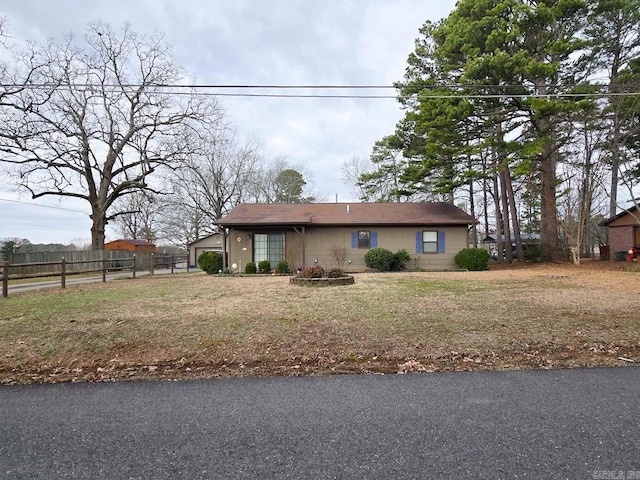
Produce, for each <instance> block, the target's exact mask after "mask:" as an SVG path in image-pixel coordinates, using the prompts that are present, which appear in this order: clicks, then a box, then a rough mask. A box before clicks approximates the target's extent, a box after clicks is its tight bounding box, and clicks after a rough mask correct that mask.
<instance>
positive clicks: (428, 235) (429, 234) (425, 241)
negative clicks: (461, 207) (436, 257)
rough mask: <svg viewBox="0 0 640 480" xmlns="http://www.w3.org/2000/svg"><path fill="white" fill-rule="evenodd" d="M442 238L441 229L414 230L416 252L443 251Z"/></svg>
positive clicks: (443, 235)
mask: <svg viewBox="0 0 640 480" xmlns="http://www.w3.org/2000/svg"><path fill="white" fill-rule="evenodd" d="M444 238H445V232H444V231H443V230H438V231H436V230H425V231H421V232H416V253H445V244H444Z"/></svg>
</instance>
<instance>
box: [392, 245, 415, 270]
mask: <svg viewBox="0 0 640 480" xmlns="http://www.w3.org/2000/svg"><path fill="white" fill-rule="evenodd" d="M409 261H411V255H409V252H407V250H405V249H404V248H403V249H402V250H398V251H397V252H396V253H394V254H393V262H392V263H391V270H393V271H394V272H397V271H398V270H404V264H405V263H407V262H409Z"/></svg>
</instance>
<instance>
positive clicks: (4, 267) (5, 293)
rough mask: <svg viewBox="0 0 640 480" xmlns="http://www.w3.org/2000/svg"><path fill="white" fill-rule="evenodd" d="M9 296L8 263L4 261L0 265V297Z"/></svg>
mask: <svg viewBox="0 0 640 480" xmlns="http://www.w3.org/2000/svg"><path fill="white" fill-rule="evenodd" d="M8 296H9V262H8V261H7V260H5V261H4V262H3V263H2V297H3V298H7V297H8Z"/></svg>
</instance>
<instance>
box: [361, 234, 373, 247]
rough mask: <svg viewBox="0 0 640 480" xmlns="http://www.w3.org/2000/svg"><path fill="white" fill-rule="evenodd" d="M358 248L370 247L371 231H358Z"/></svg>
mask: <svg viewBox="0 0 640 480" xmlns="http://www.w3.org/2000/svg"><path fill="white" fill-rule="evenodd" d="M358 248H371V232H370V231H369V230H360V231H359V232H358Z"/></svg>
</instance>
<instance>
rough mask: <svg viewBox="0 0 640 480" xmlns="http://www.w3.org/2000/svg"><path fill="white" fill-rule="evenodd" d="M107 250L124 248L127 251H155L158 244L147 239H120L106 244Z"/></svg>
mask: <svg viewBox="0 0 640 480" xmlns="http://www.w3.org/2000/svg"><path fill="white" fill-rule="evenodd" d="M104 249H105V250H123V251H126V252H155V251H156V246H155V245H154V244H153V243H151V242H147V241H146V240H126V239H119V240H114V241H113V242H108V243H105V244H104Z"/></svg>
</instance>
